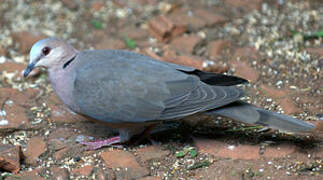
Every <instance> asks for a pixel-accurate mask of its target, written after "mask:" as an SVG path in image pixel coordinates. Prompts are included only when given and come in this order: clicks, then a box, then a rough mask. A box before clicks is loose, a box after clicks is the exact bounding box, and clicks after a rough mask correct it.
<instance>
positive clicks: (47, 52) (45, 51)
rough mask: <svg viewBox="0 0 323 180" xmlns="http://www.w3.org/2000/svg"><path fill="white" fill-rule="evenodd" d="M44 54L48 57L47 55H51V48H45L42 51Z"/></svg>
mask: <svg viewBox="0 0 323 180" xmlns="http://www.w3.org/2000/svg"><path fill="white" fill-rule="evenodd" d="M42 52H43V54H44V55H45V56H46V55H47V54H49V52H50V48H49V47H44V48H43V49H42Z"/></svg>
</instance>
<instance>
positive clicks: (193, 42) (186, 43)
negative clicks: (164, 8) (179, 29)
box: [171, 35, 203, 54]
mask: <svg viewBox="0 0 323 180" xmlns="http://www.w3.org/2000/svg"><path fill="white" fill-rule="evenodd" d="M202 42H203V39H202V38H201V37H200V36H198V35H189V36H181V37H178V38H176V39H174V40H173V41H172V42H171V46H172V47H174V49H176V50H178V51H180V52H184V53H188V54H193V52H194V50H195V49H196V47H197V46H198V45H200V44H201V43H202Z"/></svg>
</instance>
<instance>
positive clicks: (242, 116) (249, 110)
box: [208, 101, 315, 132]
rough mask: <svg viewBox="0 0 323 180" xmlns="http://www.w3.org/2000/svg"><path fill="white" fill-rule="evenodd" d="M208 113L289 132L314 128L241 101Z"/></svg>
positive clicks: (306, 130) (297, 120) (308, 124)
mask: <svg viewBox="0 0 323 180" xmlns="http://www.w3.org/2000/svg"><path fill="white" fill-rule="evenodd" d="M208 113H211V114H215V115H220V116H224V117H228V118H231V119H233V120H236V121H240V122H244V123H249V124H258V125H262V126H267V127H271V128H274V129H280V130H285V131H291V132H308V131H312V130H313V129H314V128H315V126H314V125H313V124H311V123H307V122H304V121H301V120H299V119H296V118H293V117H290V116H287V115H283V114H278V113H275V112H271V111H267V110H264V109H261V108H257V107H255V106H253V105H251V104H248V103H246V102H243V101H236V102H234V103H231V104H229V105H227V106H224V107H221V108H219V109H213V110H211V111H208Z"/></svg>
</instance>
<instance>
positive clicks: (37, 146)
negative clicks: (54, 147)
mask: <svg viewBox="0 0 323 180" xmlns="http://www.w3.org/2000/svg"><path fill="white" fill-rule="evenodd" d="M46 150H47V146H46V143H45V142H44V139H43V138H42V137H33V138H31V139H30V140H29V141H28V143H27V146H26V152H25V157H26V159H25V163H27V164H32V165H36V164H37V162H38V160H39V156H41V155H42V154H43V153H44V152H46Z"/></svg>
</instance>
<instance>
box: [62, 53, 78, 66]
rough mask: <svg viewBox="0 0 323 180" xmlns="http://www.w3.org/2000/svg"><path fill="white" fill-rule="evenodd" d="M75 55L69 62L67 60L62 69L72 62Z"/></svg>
mask: <svg viewBox="0 0 323 180" xmlns="http://www.w3.org/2000/svg"><path fill="white" fill-rule="evenodd" d="M75 57H76V55H75V56H73V57H72V58H71V59H70V60H68V61H67V62H66V63H65V64H64V65H63V69H65V68H66V67H67V66H68V65H69V64H70V63H71V62H72V61H74V59H75Z"/></svg>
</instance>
